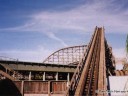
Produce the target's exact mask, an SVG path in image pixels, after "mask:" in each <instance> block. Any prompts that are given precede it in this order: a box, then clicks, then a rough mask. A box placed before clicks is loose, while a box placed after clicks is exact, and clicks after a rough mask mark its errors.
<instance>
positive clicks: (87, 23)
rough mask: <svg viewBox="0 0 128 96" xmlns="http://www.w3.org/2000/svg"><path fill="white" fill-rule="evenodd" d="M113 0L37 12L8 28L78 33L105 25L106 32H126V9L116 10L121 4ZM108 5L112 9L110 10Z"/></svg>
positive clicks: (96, 0) (95, 1)
mask: <svg viewBox="0 0 128 96" xmlns="http://www.w3.org/2000/svg"><path fill="white" fill-rule="evenodd" d="M113 1H114V0H110V1H108V0H103V1H100V0H94V2H92V3H89V4H88V5H87V4H85V5H81V6H80V7H76V8H74V9H72V10H66V11H54V12H49V11H43V12H39V13H38V14H37V13H36V14H33V15H31V16H29V17H30V18H31V20H30V21H29V22H28V21H27V22H26V24H25V25H21V26H18V27H16V28H8V30H20V31H30V32H31V31H36V32H43V33H47V32H53V33H56V32H60V30H63V29H67V30H71V31H74V32H78V33H79V32H81V33H86V32H92V31H93V29H94V27H95V26H105V29H106V32H114V33H116V32H120V33H127V28H128V22H127V16H126V15H127V14H128V11H127V10H126V11H122V12H118V10H121V7H122V5H121V4H120V5H114V4H115V3H113ZM115 6H116V7H115ZM109 7H112V8H113V9H111V10H110V8H109ZM107 9H109V10H107ZM112 10H113V12H112ZM0 30H3V29H0Z"/></svg>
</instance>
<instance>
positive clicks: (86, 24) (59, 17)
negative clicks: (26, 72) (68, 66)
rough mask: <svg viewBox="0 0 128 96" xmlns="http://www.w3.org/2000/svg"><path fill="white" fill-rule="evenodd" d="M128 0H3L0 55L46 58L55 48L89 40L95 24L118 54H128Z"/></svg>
mask: <svg viewBox="0 0 128 96" xmlns="http://www.w3.org/2000/svg"><path fill="white" fill-rule="evenodd" d="M127 5H128V0H0V45H1V46H0V56H5V57H10V58H16V59H19V60H22V61H35V62H42V61H43V60H44V59H45V58H46V57H47V56H48V55H50V54H51V53H52V52H54V51H56V50H58V49H60V48H63V47H68V46H73V45H83V44H88V42H89V40H90V38H91V35H92V34H93V32H94V28H95V26H99V27H102V26H104V27H105V36H106V38H107V41H108V43H109V45H110V46H112V48H113V52H114V55H115V57H125V41H126V35H127V34H128V6H127Z"/></svg>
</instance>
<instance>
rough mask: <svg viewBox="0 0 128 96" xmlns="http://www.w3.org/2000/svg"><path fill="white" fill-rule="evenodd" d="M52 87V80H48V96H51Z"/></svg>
mask: <svg viewBox="0 0 128 96" xmlns="http://www.w3.org/2000/svg"><path fill="white" fill-rule="evenodd" d="M50 87H51V86H50V81H48V96H51V92H50Z"/></svg>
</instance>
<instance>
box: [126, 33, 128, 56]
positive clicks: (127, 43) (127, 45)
mask: <svg viewBox="0 0 128 96" xmlns="http://www.w3.org/2000/svg"><path fill="white" fill-rule="evenodd" d="M126 55H127V58H128V35H127V38H126Z"/></svg>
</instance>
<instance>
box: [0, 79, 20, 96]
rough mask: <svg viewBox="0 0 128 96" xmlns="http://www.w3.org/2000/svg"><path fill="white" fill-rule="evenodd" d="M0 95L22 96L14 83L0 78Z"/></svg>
mask: <svg viewBox="0 0 128 96" xmlns="http://www.w3.org/2000/svg"><path fill="white" fill-rule="evenodd" d="M0 96H22V95H21V93H20V91H19V90H18V88H17V87H16V85H15V84H14V83H13V82H12V81H11V80H9V79H4V80H0Z"/></svg>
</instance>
